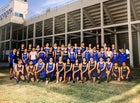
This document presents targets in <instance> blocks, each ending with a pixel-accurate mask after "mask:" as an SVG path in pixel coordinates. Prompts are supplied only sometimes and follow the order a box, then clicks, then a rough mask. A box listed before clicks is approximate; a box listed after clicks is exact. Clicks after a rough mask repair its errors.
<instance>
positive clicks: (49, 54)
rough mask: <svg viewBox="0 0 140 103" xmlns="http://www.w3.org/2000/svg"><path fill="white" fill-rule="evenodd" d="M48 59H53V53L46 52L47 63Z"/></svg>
mask: <svg viewBox="0 0 140 103" xmlns="http://www.w3.org/2000/svg"><path fill="white" fill-rule="evenodd" d="M50 58H53V52H52V51H51V52H50V51H48V56H47V62H49V60H50Z"/></svg>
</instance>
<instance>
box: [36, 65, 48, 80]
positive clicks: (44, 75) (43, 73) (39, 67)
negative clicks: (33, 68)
mask: <svg viewBox="0 0 140 103" xmlns="http://www.w3.org/2000/svg"><path fill="white" fill-rule="evenodd" d="M37 65H38V67H37V70H38V71H39V70H41V69H42V66H43V65H44V63H37ZM38 77H39V78H40V79H44V78H45V77H46V71H45V69H44V68H43V70H42V71H41V72H39V74H38Z"/></svg>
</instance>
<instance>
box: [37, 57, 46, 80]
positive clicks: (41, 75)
mask: <svg viewBox="0 0 140 103" xmlns="http://www.w3.org/2000/svg"><path fill="white" fill-rule="evenodd" d="M35 77H36V80H37V82H39V81H40V80H45V78H46V71H45V63H44V62H43V60H42V58H39V61H38V63H36V65H35Z"/></svg>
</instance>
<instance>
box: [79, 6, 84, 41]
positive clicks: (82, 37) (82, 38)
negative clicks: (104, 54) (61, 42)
mask: <svg viewBox="0 0 140 103" xmlns="http://www.w3.org/2000/svg"><path fill="white" fill-rule="evenodd" d="M83 35H84V34H83V8H81V43H82V42H83V40H84V36H83ZM81 43H80V44H81Z"/></svg>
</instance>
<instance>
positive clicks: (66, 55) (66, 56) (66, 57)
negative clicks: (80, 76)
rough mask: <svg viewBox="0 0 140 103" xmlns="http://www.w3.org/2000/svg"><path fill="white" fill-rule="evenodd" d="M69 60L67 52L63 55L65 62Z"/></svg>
mask: <svg viewBox="0 0 140 103" xmlns="http://www.w3.org/2000/svg"><path fill="white" fill-rule="evenodd" d="M67 59H68V53H67V52H64V54H63V61H65V62H66V61H67Z"/></svg>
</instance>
